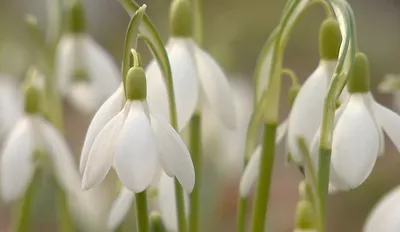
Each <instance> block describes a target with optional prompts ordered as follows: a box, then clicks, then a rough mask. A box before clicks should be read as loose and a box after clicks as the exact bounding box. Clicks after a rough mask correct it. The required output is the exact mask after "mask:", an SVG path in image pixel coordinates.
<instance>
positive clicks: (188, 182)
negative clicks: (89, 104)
mask: <svg viewBox="0 0 400 232" xmlns="http://www.w3.org/2000/svg"><path fill="white" fill-rule="evenodd" d="M126 85H127V92H126V95H127V101H126V103H125V106H124V108H123V110H122V111H120V112H119V113H117V114H116V115H115V116H113V117H112V119H111V120H109V121H108V122H107V123H106V124H105V125H104V123H105V122H106V120H105V119H106V118H108V117H110V116H111V114H110V112H106V111H105V109H106V107H107V108H112V107H111V106H110V105H109V104H110V103H116V106H114V107H115V109H117V108H118V107H120V102H118V101H116V99H121V96H118V95H121V94H123V93H122V91H121V89H119V90H118V91H117V93H116V94H114V95H113V96H112V97H111V98H110V99H109V100H108V101H106V102H105V103H104V104H103V106H102V107H101V108H100V109H99V111H98V113H97V114H96V116H95V117H94V119H93V121H92V123H91V126H90V127H89V131H88V134H87V138H90V139H86V140H85V144H84V148H83V150H82V158H81V162H83V163H81V167H82V166H83V167H84V172H83V183H82V188H83V189H90V188H92V187H93V186H94V185H96V184H98V183H99V182H101V181H102V180H103V179H104V178H105V176H106V175H107V173H108V172H109V170H110V168H111V167H114V169H115V171H116V173H117V175H118V177H119V179H120V180H121V182H122V183H123V185H124V186H125V187H127V188H128V189H129V190H131V191H133V192H135V193H138V192H142V191H144V190H145V189H146V188H147V187H148V186H149V185H150V183H151V181H152V180H153V179H154V177H155V176H156V173H157V170H158V167H159V164H161V166H162V168H163V170H164V171H165V172H166V173H167V174H168V175H169V176H171V177H172V176H175V177H176V178H177V179H178V180H179V182H180V183H181V184H182V186H183V188H184V189H185V190H186V191H187V192H191V191H192V190H193V187H194V180H195V179H194V167H193V163H192V160H191V157H190V154H189V151H188V150H187V148H186V146H185V144H184V142H183V141H182V139H181V137H180V136H179V134H178V133H177V132H176V131H175V130H174V129H173V128H172V127H171V126H170V125H169V124H168V123H167V122H165V121H164V119H162V118H158V117H157V116H155V115H152V114H151V111H149V110H148V107H147V102H146V77H145V74H144V72H143V70H142V69H141V68H138V67H134V68H131V69H130V70H129V72H128V75H127V80H126ZM100 113H104V115H100ZM113 113H114V112H113ZM95 120H96V121H95ZM103 125H104V127H103V128H102V129H100V128H101V127H102V126H103ZM97 133H98V134H97Z"/></svg>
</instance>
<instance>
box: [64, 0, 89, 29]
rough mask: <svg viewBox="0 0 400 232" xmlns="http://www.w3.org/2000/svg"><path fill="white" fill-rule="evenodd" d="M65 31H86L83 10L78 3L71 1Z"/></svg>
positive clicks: (81, 5)
mask: <svg viewBox="0 0 400 232" xmlns="http://www.w3.org/2000/svg"><path fill="white" fill-rule="evenodd" d="M66 23H67V25H66V26H67V30H68V32H72V33H82V32H85V30H86V22H85V10H84V8H83V4H82V3H81V2H80V1H73V3H72V5H71V6H70V8H69V11H68V13H67V17H66Z"/></svg>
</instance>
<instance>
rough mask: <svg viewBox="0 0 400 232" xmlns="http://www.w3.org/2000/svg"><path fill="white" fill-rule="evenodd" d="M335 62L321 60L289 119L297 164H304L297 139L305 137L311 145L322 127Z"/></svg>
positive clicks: (299, 95) (301, 90) (299, 96)
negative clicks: (325, 101)
mask: <svg viewBox="0 0 400 232" xmlns="http://www.w3.org/2000/svg"><path fill="white" fill-rule="evenodd" d="M336 63H337V62H336V61H335V60H321V61H320V63H319V65H318V67H317V69H316V70H315V71H314V72H313V73H312V74H311V76H310V77H309V78H308V79H307V80H306V81H305V82H304V84H303V85H302V87H301V89H300V91H299V93H298V94H297V96H296V99H295V100H294V102H293V106H292V109H291V111H290V114H289V117H288V136H287V139H288V148H289V152H290V154H291V156H292V158H293V160H294V161H295V162H296V163H302V162H303V155H302V153H301V151H300V149H299V147H298V144H297V138H298V137H299V136H300V137H303V138H304V139H305V141H306V144H311V142H312V139H313V138H314V135H315V133H316V132H317V130H318V128H319V127H320V125H321V121H322V112H323V106H324V99H325V95H326V93H327V92H328V85H329V82H330V80H331V77H332V75H333V72H334V70H335V67H336Z"/></svg>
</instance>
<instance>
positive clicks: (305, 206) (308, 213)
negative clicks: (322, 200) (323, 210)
mask: <svg viewBox="0 0 400 232" xmlns="http://www.w3.org/2000/svg"><path fill="white" fill-rule="evenodd" d="M315 223H316V217H315V212H314V209H313V206H312V204H311V203H310V202H309V201H306V200H301V201H300V202H299V203H297V207H296V229H314V228H315Z"/></svg>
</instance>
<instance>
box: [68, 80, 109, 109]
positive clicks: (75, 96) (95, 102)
mask: <svg viewBox="0 0 400 232" xmlns="http://www.w3.org/2000/svg"><path fill="white" fill-rule="evenodd" d="M67 96H68V100H69V101H70V102H71V103H72V104H73V106H74V107H75V108H77V109H78V110H79V111H81V112H83V113H85V114H91V113H93V112H95V111H96V110H97V109H98V108H99V106H100V104H101V102H102V101H103V99H102V98H101V97H100V96H99V95H98V94H97V92H96V90H95V89H94V88H93V86H92V85H91V83H87V82H77V83H74V84H72V86H71V87H70V88H69V91H68V93H67Z"/></svg>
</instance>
